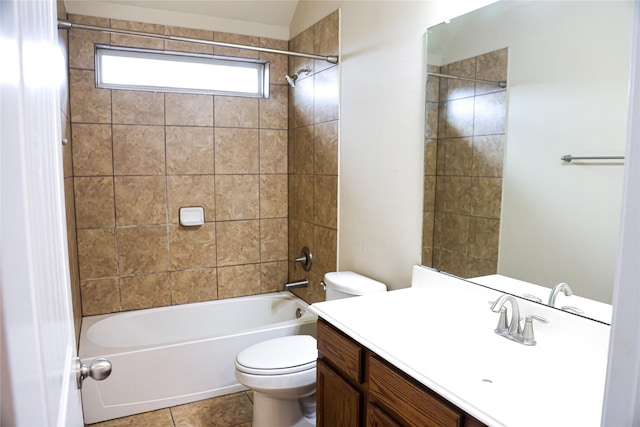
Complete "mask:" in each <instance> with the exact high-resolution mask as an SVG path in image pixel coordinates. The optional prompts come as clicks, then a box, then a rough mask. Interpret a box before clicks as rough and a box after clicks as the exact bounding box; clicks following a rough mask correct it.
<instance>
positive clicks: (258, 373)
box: [235, 271, 387, 427]
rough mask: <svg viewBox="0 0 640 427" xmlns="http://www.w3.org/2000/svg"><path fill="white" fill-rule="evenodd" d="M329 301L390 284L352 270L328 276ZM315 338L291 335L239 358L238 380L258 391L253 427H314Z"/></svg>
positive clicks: (249, 349) (256, 346) (380, 289)
mask: <svg viewBox="0 0 640 427" xmlns="http://www.w3.org/2000/svg"><path fill="white" fill-rule="evenodd" d="M324 283H325V285H326V291H327V293H326V296H325V299H326V300H327V301H330V300H335V299H341V298H348V297H353V296H359V295H365V294H370V293H376V292H385V291H386V290H387V287H386V285H384V284H383V283H380V282H377V281H375V280H373V279H370V278H368V277H364V276H361V275H360V274H357V273H353V272H351V271H341V272H333V273H327V274H325V276H324ZM317 357H318V350H317V346H316V339H315V338H314V337H312V336H310V335H292V336H287V337H281V338H275V339H271V340H267V341H263V342H260V343H258V344H254V345H252V346H250V347H247V348H246V349H244V350H242V351H241V352H240V353H239V354H238V356H237V357H236V362H235V365H236V371H235V374H236V379H237V380H238V381H239V382H240V383H241V384H243V385H244V386H246V387H249V388H250V389H252V390H253V391H254V394H253V396H254V397H253V426H254V427H274V426H278V427H309V426H315V425H316V359H317Z"/></svg>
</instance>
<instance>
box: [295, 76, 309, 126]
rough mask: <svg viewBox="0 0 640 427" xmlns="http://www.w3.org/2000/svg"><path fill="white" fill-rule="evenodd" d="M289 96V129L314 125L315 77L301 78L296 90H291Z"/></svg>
mask: <svg viewBox="0 0 640 427" xmlns="http://www.w3.org/2000/svg"><path fill="white" fill-rule="evenodd" d="M289 94H290V96H291V97H290V100H289V102H290V104H289V128H297V127H300V126H309V125H312V124H313V123H314V122H313V104H314V87H313V76H311V77H303V76H301V77H300V78H299V79H298V81H297V82H296V87H295V89H291V90H290V91H289ZM291 100H293V102H292V101H291Z"/></svg>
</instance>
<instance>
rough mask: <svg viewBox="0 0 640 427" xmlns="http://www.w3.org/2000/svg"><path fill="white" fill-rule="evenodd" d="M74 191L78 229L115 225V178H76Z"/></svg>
mask: <svg viewBox="0 0 640 427" xmlns="http://www.w3.org/2000/svg"><path fill="white" fill-rule="evenodd" d="M74 190H75V204H76V226H77V227H78V228H97V227H113V226H114V225H115V222H114V221H115V216H114V197H113V178H111V177H102V176H100V177H89V178H76V179H75V185H74Z"/></svg>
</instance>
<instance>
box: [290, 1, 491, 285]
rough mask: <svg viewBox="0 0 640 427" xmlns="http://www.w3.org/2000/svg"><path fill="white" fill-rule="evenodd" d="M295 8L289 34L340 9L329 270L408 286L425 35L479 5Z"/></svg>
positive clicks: (416, 221)
mask: <svg viewBox="0 0 640 427" xmlns="http://www.w3.org/2000/svg"><path fill="white" fill-rule="evenodd" d="M451 3H452V2H449V3H447V2H445V1H442V2H436V1H385V2H382V1H301V2H300V4H299V5H298V9H297V10H296V14H295V15H294V19H293V22H292V25H291V34H292V36H293V35H296V34H297V33H299V32H300V31H302V30H304V29H305V28H307V27H309V26H310V25H312V24H313V23H314V22H316V21H318V20H319V19H321V18H322V17H324V16H325V15H327V14H329V13H330V12H332V11H333V10H336V9H338V8H340V9H341V53H342V57H341V65H340V70H341V88H340V91H341V93H340V177H339V180H340V184H339V193H340V194H339V210H338V268H339V269H340V270H354V271H357V272H360V273H362V274H366V275H369V276H371V277H374V278H376V279H378V280H380V281H382V282H385V283H387V284H388V286H389V287H390V288H392V289H397V288H401V287H407V286H409V284H410V281H411V270H412V266H413V265H415V264H420V260H421V250H422V249H421V248H422V188H423V169H424V167H423V162H424V147H423V145H424V115H425V111H424V110H425V109H424V105H425V98H424V93H425V92H424V88H425V74H424V73H425V43H424V35H425V32H426V29H427V28H428V27H430V26H432V25H434V24H436V23H438V22H442V21H443V20H444V19H445V18H447V17H449V16H455V15H457V14H460V13H464V12H466V11H468V10H471V9H473V8H475V7H479V5H480V6H481V5H482V4H486V3H487V1H467V2H456V4H451Z"/></svg>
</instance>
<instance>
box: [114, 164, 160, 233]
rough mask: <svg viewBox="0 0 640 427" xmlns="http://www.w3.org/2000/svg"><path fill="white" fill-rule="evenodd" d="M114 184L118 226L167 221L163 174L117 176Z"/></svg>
mask: <svg viewBox="0 0 640 427" xmlns="http://www.w3.org/2000/svg"><path fill="white" fill-rule="evenodd" d="M114 186H115V200H116V222H117V224H118V226H125V225H145V224H166V223H167V200H166V193H167V192H166V185H165V177H164V176H117V177H115V178H114Z"/></svg>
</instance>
